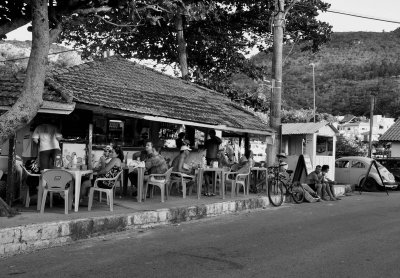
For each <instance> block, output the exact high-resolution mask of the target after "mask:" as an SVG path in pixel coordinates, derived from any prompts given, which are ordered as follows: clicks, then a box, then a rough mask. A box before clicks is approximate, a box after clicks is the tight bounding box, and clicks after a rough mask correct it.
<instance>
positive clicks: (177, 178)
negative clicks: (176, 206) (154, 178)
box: [168, 172, 195, 198]
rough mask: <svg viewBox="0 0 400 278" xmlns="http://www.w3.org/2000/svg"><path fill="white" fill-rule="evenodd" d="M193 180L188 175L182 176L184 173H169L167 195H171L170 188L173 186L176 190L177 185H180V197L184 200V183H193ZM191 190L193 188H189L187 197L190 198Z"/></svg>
mask: <svg viewBox="0 0 400 278" xmlns="http://www.w3.org/2000/svg"><path fill="white" fill-rule="evenodd" d="M194 179H195V177H194V176H190V175H187V174H184V173H181V172H171V182H170V184H169V186H168V187H169V189H168V191H169V192H168V194H169V195H171V190H172V187H173V186H174V185H176V186H177V188H178V186H179V185H182V195H183V196H182V197H183V198H186V193H187V191H186V183H187V182H188V181H193V180H194ZM192 190H193V187H191V188H190V190H189V192H188V194H187V195H189V196H190V195H191V194H192Z"/></svg>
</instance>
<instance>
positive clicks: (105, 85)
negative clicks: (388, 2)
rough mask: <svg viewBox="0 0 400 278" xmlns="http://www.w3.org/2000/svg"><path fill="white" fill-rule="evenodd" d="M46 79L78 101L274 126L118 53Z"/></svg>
mask: <svg viewBox="0 0 400 278" xmlns="http://www.w3.org/2000/svg"><path fill="white" fill-rule="evenodd" d="M47 83H48V84H49V85H51V86H52V87H53V88H55V90H56V91H58V92H62V93H64V94H65V95H70V94H73V99H74V101H75V102H77V103H83V104H89V105H96V106H102V107H106V108H111V109H119V110H124V111H129V112H134V113H139V114H144V115H151V116H157V117H166V118H170V119H179V120H185V121H190V122H197V123H203V124H210V125H225V126H227V127H231V128H238V129H248V130H258V131H270V128H269V127H268V126H267V125H266V124H264V123H262V122H261V120H260V119H259V118H258V117H257V116H255V115H254V114H253V113H251V112H250V111H247V110H246V109H243V108H242V107H241V106H239V105H237V104H235V103H233V102H232V101H230V100H229V99H228V98H227V97H225V96H224V95H222V94H220V93H217V92H215V91H211V90H209V89H206V88H204V87H201V86H198V85H195V84H193V83H190V82H187V81H184V80H182V79H179V78H175V77H171V76H168V75H165V74H162V73H160V72H158V71H155V70H153V69H150V68H148V67H145V66H142V65H138V64H136V63H134V62H131V61H128V60H126V59H123V58H120V57H116V56H113V57H109V58H106V59H102V60H100V61H94V62H89V63H85V64H81V65H78V66H74V67H71V68H67V69H62V70H58V71H53V72H52V73H51V74H50V75H48V77H47Z"/></svg>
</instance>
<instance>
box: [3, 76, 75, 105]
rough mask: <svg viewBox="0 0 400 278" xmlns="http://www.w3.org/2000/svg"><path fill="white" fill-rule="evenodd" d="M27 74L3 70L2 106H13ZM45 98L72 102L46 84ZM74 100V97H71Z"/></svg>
mask: <svg viewBox="0 0 400 278" xmlns="http://www.w3.org/2000/svg"><path fill="white" fill-rule="evenodd" d="M24 79H25V74H18V75H15V74H12V73H10V72H3V73H1V74H0V106H11V105H13V104H14V103H15V101H16V100H17V99H18V97H19V96H20V94H21V90H22V87H23V80H24ZM43 100H48V101H55V102H61V103H66V102H70V101H68V100H67V99H65V98H64V97H63V95H62V94H61V93H60V92H57V91H55V90H52V89H50V88H49V86H45V90H44V93H43ZM71 100H72V99H71Z"/></svg>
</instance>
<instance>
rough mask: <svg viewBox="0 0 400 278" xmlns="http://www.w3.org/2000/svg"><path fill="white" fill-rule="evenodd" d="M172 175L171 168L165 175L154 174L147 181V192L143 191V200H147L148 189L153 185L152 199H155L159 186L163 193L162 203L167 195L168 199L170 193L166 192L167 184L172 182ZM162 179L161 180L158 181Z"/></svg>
mask: <svg viewBox="0 0 400 278" xmlns="http://www.w3.org/2000/svg"><path fill="white" fill-rule="evenodd" d="M171 173H172V168H169V169H168V171H167V172H165V173H164V174H152V175H149V177H148V180H147V181H146V186H145V190H144V191H143V199H144V200H146V195H147V189H148V187H149V185H153V190H152V191H151V194H150V197H153V194H154V187H155V186H157V187H158V188H160V191H161V202H164V196H165V194H167V196H166V197H167V199H168V191H166V187H167V184H169V182H170V177H171ZM156 177H157V178H161V179H156Z"/></svg>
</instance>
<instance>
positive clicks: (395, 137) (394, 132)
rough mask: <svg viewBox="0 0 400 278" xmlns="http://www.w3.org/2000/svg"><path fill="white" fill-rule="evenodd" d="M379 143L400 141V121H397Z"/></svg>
mask: <svg viewBox="0 0 400 278" xmlns="http://www.w3.org/2000/svg"><path fill="white" fill-rule="evenodd" d="M379 141H391V142H392V141H400V120H397V121H396V122H395V123H394V124H393V125H392V126H391V127H390V128H389V129H388V130H387V131H386V132H385V133H384V134H383V135H382V136H381V137H380V138H379Z"/></svg>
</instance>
